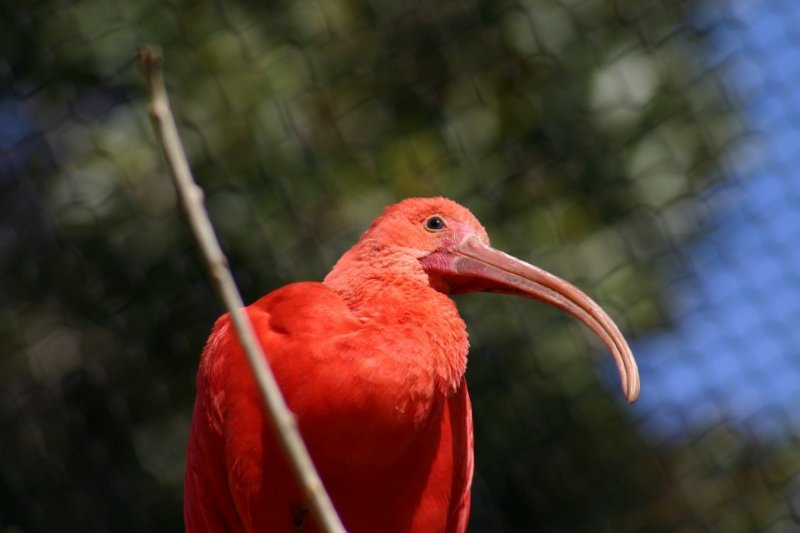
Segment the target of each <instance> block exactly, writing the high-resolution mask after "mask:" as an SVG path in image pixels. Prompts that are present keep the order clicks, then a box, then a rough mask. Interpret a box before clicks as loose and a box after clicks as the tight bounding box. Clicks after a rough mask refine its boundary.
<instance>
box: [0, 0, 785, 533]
mask: <svg viewBox="0 0 800 533" xmlns="http://www.w3.org/2000/svg"><path fill="white" fill-rule="evenodd" d="M691 15H692V4H690V3H686V2H680V1H678V2H668V1H665V2H638V1H635V0H617V1H611V0H608V1H605V0H560V1H556V0H498V1H488V0H473V1H453V0H446V1H443V2H437V3H428V2H421V1H412V2H390V1H386V0H330V1H327V2H321V1H318V0H294V1H291V2H288V1H280V0H273V1H270V2H254V1H246V0H240V1H235V2H227V3H222V2H200V1H198V2H195V1H172V2H155V1H152V0H128V1H124V2H123V1H120V0H86V1H80V2H70V1H67V2H56V1H52V0H46V1H42V2H37V3H36V4H35V5H33V4H22V3H18V4H17V5H10V4H6V5H4V6H2V7H0V46H2V48H3V50H5V53H4V54H3V56H4V60H3V61H1V62H0V65H2V67H3V68H2V69H0V76H2V77H3V80H4V82H5V83H4V86H5V89H3V92H2V93H0V98H2V102H5V103H6V104H8V105H7V106H6V107H3V108H0V109H4V110H6V111H5V113H6V114H9V113H10V111H8V109H11V108H13V109H15V111H14V113H13V117H14V118H13V119H11V118H9V119H7V120H9V121H11V122H13V123H14V124H13V127H11V130H14V131H19V132H22V131H28V133H27V134H25V135H24V136H23V135H20V136H18V137H19V138H15V139H14V142H13V144H7V145H4V146H10V147H8V148H4V151H3V153H2V156H0V164H2V166H0V178H2V182H0V184H1V185H2V192H1V193H0V212H2V213H3V214H2V215H0V217H2V221H3V224H4V225H5V227H7V228H8V229H6V230H3V233H2V234H0V237H2V238H0V255H1V256H2V259H0V266H2V272H3V276H2V281H1V282H0V317H2V318H3V320H0V333H2V337H1V338H2V339H3V341H2V343H3V356H2V358H0V416H2V421H3V428H4V430H3V432H2V434H3V438H2V439H0V454H2V456H3V457H4V459H5V460H4V462H3V465H2V467H0V525H3V526H6V527H8V526H12V525H15V526H18V527H21V528H22V529H23V530H26V531H40V530H97V531H100V530H114V531H142V530H159V531H162V530H163V531H166V530H180V529H181V524H182V521H181V491H182V473H183V460H184V445H185V440H186V435H187V428H188V423H189V418H190V410H191V404H192V400H193V394H194V388H193V385H194V383H193V380H194V373H195V370H196V364H197V359H198V356H199V353H200V350H201V347H202V344H203V341H204V339H205V336H206V335H207V334H208V331H209V329H210V326H211V324H212V322H213V320H214V318H215V317H216V316H217V315H218V314H219V313H220V312H221V309H220V306H219V304H218V303H217V302H216V301H215V299H214V297H213V295H212V293H211V291H210V290H209V288H208V282H207V281H206V277H205V272H204V269H203V266H202V264H201V263H200V261H199V259H198V257H197V255H196V252H195V249H194V245H193V243H192V242H191V239H190V238H189V236H188V232H187V230H186V228H185V227H184V224H183V221H182V219H181V214H180V213H179V212H178V211H177V210H176V207H175V199H174V194H173V192H172V190H171V185H170V183H169V180H168V179H167V177H166V174H165V166H164V165H163V163H162V161H161V158H160V153H159V148H158V146H157V144H156V142H155V139H154V135H153V133H152V131H151V129H150V125H149V123H148V119H147V114H146V112H147V110H146V101H145V93H144V87H143V84H142V82H141V81H140V79H139V77H138V73H137V72H136V69H135V67H134V64H133V56H134V54H135V51H136V48H137V46H138V45H139V44H140V43H141V42H144V41H151V42H157V43H160V44H161V45H162V46H163V48H164V50H165V54H166V58H167V62H166V67H165V68H166V73H167V79H168V84H169V86H170V90H171V97H172V102H173V106H174V108H175V111H176V113H177V116H178V118H179V122H180V126H181V132H182V135H183V138H184V142H185V144H186V148H187V152H188V154H189V156H190V158H191V162H192V166H193V169H194V172H195V175H196V177H197V179H198V180H199V181H200V182H201V183H202V185H203V186H204V188H205V189H206V192H207V202H208V206H209V209H210V211H211V214H212V218H213V220H214V222H215V224H216V226H217V229H218V232H219V235H220V238H221V240H222V242H223V245H224V247H225V248H226V251H227V252H228V254H229V257H230V260H231V263H232V265H233V268H234V271H235V275H236V278H237V280H238V282H239V283H240V286H241V289H242V291H243V293H244V294H245V299H246V300H248V301H252V300H253V299H255V298H257V297H258V296H260V295H261V294H263V293H266V292H268V291H269V290H271V289H273V288H276V287H278V286H280V285H282V284H285V283H288V282H290V281H295V280H301V279H321V278H322V277H323V276H324V274H325V272H326V271H327V269H328V268H330V266H331V265H332V264H333V263H334V261H335V260H336V258H338V256H339V255H340V254H341V253H342V252H343V251H344V250H345V249H347V248H348V247H349V246H350V245H351V244H352V243H353V242H354V241H355V240H356V239H357V237H358V235H359V234H360V232H361V231H363V230H364V229H365V228H366V227H367V225H368V223H369V222H370V220H371V219H372V218H374V217H375V216H376V215H377V214H379V213H380V210H381V209H382V207H383V206H384V205H386V204H389V203H392V202H394V201H396V200H398V199H400V198H403V197H406V196H427V195H444V196H448V197H451V198H453V199H455V200H457V201H460V202H461V203H464V204H465V205H467V206H469V207H470V208H472V209H473V211H474V212H475V213H476V215H477V216H478V217H479V218H480V219H481V220H482V221H483V222H484V224H485V225H486V226H487V229H488V230H489V233H490V235H492V236H493V237H494V244H495V245H496V246H498V247H499V248H502V249H504V250H506V251H508V252H510V253H513V254H514V255H517V256H520V257H523V258H527V259H530V260H531V261H534V262H536V263H537V264H540V265H541V266H543V267H545V268H548V269H550V270H552V271H554V272H557V273H559V274H560V275H561V276H563V277H565V278H567V279H570V280H572V281H574V282H575V283H577V284H578V285H580V286H583V287H584V288H586V289H587V290H588V292H590V293H591V294H592V295H594V296H596V298H597V299H598V300H599V301H600V302H601V303H602V304H603V305H605V306H607V308H608V309H609V311H610V313H611V314H612V315H613V316H614V317H616V318H617V319H618V320H619V322H620V324H621V326H622V329H623V330H625V331H626V333H628V334H629V335H634V336H635V335H640V334H643V333H645V332H647V331H648V330H651V329H653V328H658V327H664V326H665V325H666V324H667V323H668V322H669V314H668V312H667V309H668V303H669V302H668V300H667V295H665V294H662V290H661V282H660V280H661V279H662V276H680V275H682V274H683V266H682V259H681V255H680V248H679V247H680V245H681V244H683V243H685V242H687V241H688V240H689V239H691V238H692V237H693V236H695V235H697V234H699V233H700V232H702V231H703V229H704V223H705V220H706V218H705V216H706V214H705V211H704V206H703V203H702V201H701V194H702V191H703V190H704V188H705V187H707V186H708V185H709V184H710V183H711V182H712V181H713V179H716V178H715V176H717V175H718V174H719V171H718V165H719V161H720V157H721V156H722V155H723V154H724V151H725V150H726V149H727V148H728V147H729V145H730V144H731V143H732V142H733V141H734V140H735V139H736V138H737V136H740V135H742V133H743V132H742V126H741V124H740V123H739V121H738V119H737V116H736V112H735V109H733V108H732V106H731V104H730V103H729V102H728V100H727V99H726V98H725V95H724V93H723V92H722V91H721V89H720V81H719V72H717V71H716V70H714V69H709V67H708V65H706V64H705V63H704V62H703V61H702V56H703V47H704V41H703V36H702V32H700V31H698V30H695V29H693V26H692V22H691ZM8 106H11V107H8ZM9 116H10V115H9ZM459 303H460V306H461V309H462V311H463V314H464V316H465V318H466V320H467V323H468V324H469V326H470V332H471V335H472V337H471V338H472V343H473V349H472V353H471V358H470V368H469V371H468V379H469V382H470V386H471V390H472V395H473V402H474V409H475V419H476V420H475V425H476V442H477V443H476V446H477V472H476V481H475V489H474V504H473V505H474V510H473V521H472V530H473V531H515V530H519V531H523V530H532V529H542V530H555V531H565V530H588V531H639V530H642V529H648V530H650V529H652V530H695V529H698V528H703V529H706V528H707V529H712V530H719V531H732V530H736V529H739V528H741V527H743V526H741V525H742V524H750V525H753V526H755V525H757V524H764V523H772V524H776V528H779V527H780V524H781V522H780V516H778V515H776V514H775V513H776V512H777V511H776V507H775V500H774V498H770V497H769V495H770V494H772V493H771V492H770V491H773V492H774V491H775V490H777V489H776V487H777V486H780V485H781V484H785V483H788V482H790V481H789V480H786V479H783V480H772V479H771V478H768V479H767V480H766V481H765V478H764V472H769V471H770V466H771V465H776V464H780V463H781V461H782V460H785V459H784V458H782V457H783V456H782V455H781V453H780V449H770V450H766V449H760V450H759V451H758V454H757V455H754V453H753V449H754V446H755V444H754V443H753V442H751V439H749V438H747V437H746V436H744V435H741V434H736V433H735V432H733V431H732V430H729V429H727V428H724V427H720V428H717V429H716V430H714V431H711V432H708V433H706V434H704V435H703V436H702V437H700V438H697V439H693V440H691V439H690V440H687V443H683V444H682V443H659V442H651V441H648V440H647V438H646V437H644V436H642V435H640V434H639V433H638V432H637V428H636V425H635V424H634V423H633V422H632V420H631V418H630V412H629V411H628V410H626V409H625V407H624V406H622V405H621V398H619V397H618V396H619V395H618V394H617V393H616V389H615V386H611V387H608V386H607V385H608V384H609V383H611V381H610V380H611V379H612V378H611V377H610V376H611V370H610V367H609V366H597V364H596V360H597V358H593V357H592V356H591V354H592V352H596V353H597V354H598V356H597V357H604V356H603V355H602V354H601V352H602V350H601V348H602V347H601V346H599V345H598V344H597V343H596V342H595V341H592V340H590V337H589V335H587V334H586V332H584V331H583V330H581V329H580V328H579V326H577V325H576V324H574V323H572V322H571V321H570V320H569V319H567V318H565V317H563V316H561V315H559V314H558V313H556V312H555V311H552V310H550V309H547V308H545V307H544V306H539V305H535V304H532V303H531V302H528V301H514V300H512V299H508V298H503V297H500V296H493V295H471V296H468V297H461V298H460V299H459ZM646 387H647V384H646V383H645V384H644V391H645V392H644V394H646ZM608 389H610V391H609V390H608ZM687 431H688V429H687ZM709 456H710V457H711V458H712V459H711V460H708V457H709ZM795 470H796V467H795ZM776 471H777V470H776ZM788 471H791V470H788ZM753 483H757V484H758V483H761V484H762V485H763V489H764V494H765V495H766V496H765V497H762V498H758V497H753V496H752V495H751V493H750V490H751V489H750V487H751V486H752V485H753ZM745 528H746V527H745Z"/></svg>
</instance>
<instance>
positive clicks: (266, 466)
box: [184, 198, 639, 532]
mask: <svg viewBox="0 0 800 533" xmlns="http://www.w3.org/2000/svg"><path fill="white" fill-rule="evenodd" d="M473 291H488V292H500V293H507V294H516V295H519V296H525V297H528V298H534V299H537V300H541V301H544V302H547V303H550V304H552V305H555V306H557V307H559V308H561V309H564V310H566V311H567V312H569V313H571V314H572V315H574V316H575V317H577V318H578V319H580V320H581V321H582V322H584V323H585V324H586V325H587V326H588V327H589V328H591V330H592V331H593V332H594V333H595V334H597V335H598V336H599V337H600V338H601V339H602V340H603V341H604V342H605V344H606V345H607V346H608V347H609V349H610V350H611V352H612V354H613V356H614V358H615V359H616V362H617V366H618V368H619V371H620V376H621V380H622V388H623V392H624V394H625V396H626V397H627V399H628V400H629V401H631V402H633V401H634V400H635V399H636V397H637V396H638V393H639V377H638V373H637V370H636V363H635V361H634V359H633V355H632V354H631V351H630V349H629V348H628V345H627V343H626V342H625V340H624V339H623V337H622V334H621V333H620V332H619V329H618V328H617V327H616V325H614V323H613V321H612V320H611V319H610V318H609V317H608V315H607V314H606V313H605V312H604V311H603V310H602V309H601V308H600V307H599V306H598V305H597V304H596V303H594V302H593V301H592V300H591V299H590V298H589V297H588V296H586V295H585V294H584V293H583V292H581V291H580V290H578V289H577V288H575V287H573V286H572V285H570V284H569V283H567V282H566V281H563V280H561V279H559V278H557V277H555V276H553V275H551V274H548V273H547V272H544V271H543V270H541V269H539V268H537V267H535V266H532V265H529V264H528V263H525V262H523V261H520V260H518V259H515V258H513V257H511V256H509V255H506V254H504V253H502V252H499V251H497V250H495V249H493V248H491V247H490V246H489V238H488V236H487V234H486V230H484V228H483V226H481V224H480V222H478V220H477V219H476V218H475V217H474V216H473V215H472V213H470V212H469V211H468V210H467V209H466V208H464V207H462V206H460V205H458V204H456V203H455V202H452V201H450V200H446V199H444V198H430V199H409V200H404V201H402V202H400V203H398V204H396V205H393V206H391V207H389V208H387V209H386V211H385V212H384V213H383V214H382V215H381V216H380V217H378V218H377V219H376V220H375V221H374V222H373V223H372V225H371V226H370V228H369V229H368V230H367V231H366V232H365V233H364V234H363V235H362V236H361V239H360V240H359V241H358V243H356V245H355V246H353V247H352V248H351V249H350V250H348V251H347V252H346V253H345V254H344V256H342V258H341V259H340V260H339V261H338V263H336V265H335V266H334V267H333V270H332V271H331V272H330V274H328V275H327V277H326V278H325V280H324V281H323V282H322V283H313V282H302V283H293V284H291V285H287V286H285V287H283V288H280V289H278V290H276V291H274V292H271V293H270V294H268V295H266V296H264V297H262V298H261V299H260V300H258V301H257V302H255V303H254V304H252V305H250V306H249V307H248V308H247V312H248V314H249V316H250V320H251V321H252V323H253V327H254V329H255V331H256V333H257V334H258V336H259V338H260V341H261V344H262V346H263V348H264V352H265V353H266V355H267V359H268V360H269V363H270V365H271V367H272V369H273V372H274V373H275V377H276V379H277V381H278V383H279V384H280V387H281V390H282V391H283V394H284V396H285V398H286V401H287V403H288V405H289V407H290V408H291V409H292V411H293V412H294V414H295V415H296V417H297V420H298V423H299V427H300V431H301V433H302V435H303V438H304V440H305V442H306V445H307V446H308V449H309V452H310V453H311V456H312V458H313V459H314V463H315V465H316V466H317V468H318V470H319V473H320V476H321V478H322V480H323V481H324V483H325V486H326V488H327V489H328V492H329V494H330V496H331V499H332V500H333V503H334V505H335V507H336V509H337V511H338V512H339V514H340V516H341V518H342V521H343V522H344V524H345V526H346V527H347V529H348V530H349V531H352V532H361V531H364V532H375V531H381V532H391V531H423V532H436V531H448V532H450V531H464V530H465V529H466V524H467V519H468V516H469V508H470V484H471V482H472V472H473V439H472V413H471V407H470V401H469V394H468V393H467V385H466V383H465V381H464V371H465V369H466V365H467V348H468V342H467V330H466V326H465V325H464V321H463V320H462V319H461V317H460V316H459V314H458V310H457V309H456V305H455V303H454V302H453V300H451V299H450V297H449V296H448V295H449V294H458V293H465V292H473ZM185 481H186V484H185V502H184V516H185V520H186V529H187V531H189V532H195V531H215V532H216V531H233V532H238V531H279V532H282V531H297V530H302V531H316V530H317V526H316V524H315V521H314V517H313V516H310V515H309V513H308V505H307V502H306V501H305V500H304V496H303V493H302V491H301V490H300V488H299V487H298V485H297V483H296V482H295V480H294V477H293V475H292V472H291V469H290V467H289V466H288V464H287V462H286V460H285V459H284V456H283V452H282V449H281V448H280V445H279V444H278V441H277V438H276V437H275V435H274V433H273V429H272V427H271V424H270V422H268V421H267V418H266V416H265V414H264V411H263V410H262V403H261V398H260V395H259V393H258V390H257V388H256V385H255V382H254V380H253V378H252V376H251V372H250V368H249V366H248V364H247V361H246V358H245V357H244V354H243V353H242V351H241V348H240V346H239V342H238V340H237V338H236V335H235V332H234V330H233V327H232V325H231V321H230V318H229V316H228V315H224V316H222V317H221V318H220V319H219V320H218V321H217V323H216V324H215V326H214V329H213V331H212V333H211V336H210V338H209V340H208V343H207V344H206V346H205V349H204V351H203V356H202V359H201V362H200V369H199V372H198V376H197V399H196V402H195V406H194V415H193V419H192V428H191V435H190V437H189V446H188V464H187V468H186V480H185Z"/></svg>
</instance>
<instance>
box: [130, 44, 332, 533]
mask: <svg viewBox="0 0 800 533" xmlns="http://www.w3.org/2000/svg"><path fill="white" fill-rule="evenodd" d="M163 61H164V58H163V55H162V53H161V49H160V48H158V47H155V46H151V45H144V46H142V47H141V48H140V49H139V53H138V56H137V62H138V63H139V66H140V68H141V70H142V73H143V76H144V78H145V79H146V80H147V84H148V86H149V88H150V117H151V118H152V120H153V124H154V126H155V130H156V132H157V134H158V136H159V139H160V141H161V146H162V148H163V150H164V155H165V157H166V159H167V164H168V165H169V169H170V175H171V176H172V180H173V183H174V185H175V189H176V190H177V192H178V196H179V197H180V201H181V204H182V205H183V207H184V210H185V212H186V216H187V218H188V221H189V225H190V226H191V228H192V232H193V233H194V237H195V240H196V241H197V244H198V245H199V246H200V250H201V252H202V255H203V259H204V260H205V262H206V265H207V266H208V269H209V272H210V274H211V278H212V280H213V282H214V287H215V289H216V290H217V293H218V295H219V297H220V298H221V299H222V301H223V302H224V303H225V307H226V308H227V309H228V311H229V312H230V315H231V319H232V320H233V324H234V327H235V328H236V333H237V335H238V338H239V341H240V342H241V344H242V347H243V348H244V352H245V354H246V355H247V359H248V361H249V362H250V367H251V369H252V371H253V375H254V376H255V379H256V382H257V384H258V388H259V390H260V391H261V396H262V399H263V400H264V406H265V408H266V410H267V414H268V415H269V417H270V418H271V419H272V422H273V424H274V426H275V428H276V429H277V432H278V435H279V438H280V441H281V443H282V444H283V448H284V451H285V452H286V455H287V457H288V458H289V462H290V463H291V465H292V467H293V469H294V473H295V475H296V477H297V479H298V481H299V482H300V484H301V485H302V487H303V489H304V490H305V493H306V495H307V496H308V498H309V502H310V504H311V509H312V510H313V511H314V513H315V514H316V516H317V518H318V520H319V523H320V525H321V526H322V528H323V530H325V531H327V532H329V533H339V532H344V531H345V529H344V526H343V525H342V522H341V520H340V519H339V516H338V515H337V514H336V511H335V510H334V508H333V503H332V502H331V500H330V497H329V496H328V493H327V492H326V491H325V488H324V487H323V485H322V480H320V478H319V475H318V474H317V471H316V469H315V468H314V464H313V463H312V461H311V456H310V455H309V454H308V450H307V449H306V446H305V444H304V443H303V439H302V437H301V436H300V432H299V430H298V428H297V421H296V420H295V417H294V415H293V414H292V412H291V411H290V410H289V408H288V407H287V405H286V402H285V400H284V399H283V395H281V392H280V389H279V388H278V384H277V382H276V381H275V377H274V376H273V374H272V371H271V370H270V368H269V365H268V364H267V360H266V358H265V357H264V352H263V351H262V349H261V345H260V344H259V342H258V341H257V340H256V335H255V332H254V331H253V326H252V324H251V323H250V320H249V318H248V316H247V314H246V313H245V312H244V310H243V308H244V303H243V302H242V297H241V296H240V295H239V290H238V289H237V288H236V282H235V281H234V279H233V275H232V274H231V271H230V269H229V268H228V261H227V259H226V258H225V255H224V254H223V252H222V249H221V248H220V245H219V241H218V240H217V237H216V235H215V233H214V228H213V226H212V225H211V220H210V219H209V217H208V213H207V211H206V209H205V207H204V205H203V191H202V189H201V188H200V187H199V186H198V185H197V184H196V183H195V181H194V178H192V173H191V170H190V169H189V163H188V161H187V160H186V154H185V153H184V150H183V145H182V143H181V140H180V137H179V135H178V128H177V126H176V125H175V119H174V117H173V115H172V110H171V109H170V106H169V100H168V97H167V91H166V88H165V86H164V76H163V72H162V68H161V66H162V63H163Z"/></svg>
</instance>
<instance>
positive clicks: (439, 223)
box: [425, 215, 445, 231]
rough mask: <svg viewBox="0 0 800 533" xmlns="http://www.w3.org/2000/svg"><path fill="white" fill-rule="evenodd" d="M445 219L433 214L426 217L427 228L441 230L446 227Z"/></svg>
mask: <svg viewBox="0 0 800 533" xmlns="http://www.w3.org/2000/svg"><path fill="white" fill-rule="evenodd" d="M444 226H445V224H444V220H442V217H440V216H438V215H433V216H432V217H428V218H427V219H425V229H426V230H428V231H439V230H443V229H444Z"/></svg>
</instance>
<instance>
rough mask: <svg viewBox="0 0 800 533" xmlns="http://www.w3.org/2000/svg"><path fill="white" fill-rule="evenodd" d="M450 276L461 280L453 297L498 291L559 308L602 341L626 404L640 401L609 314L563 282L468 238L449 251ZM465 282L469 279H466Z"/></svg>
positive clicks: (626, 350)
mask: <svg viewBox="0 0 800 533" xmlns="http://www.w3.org/2000/svg"><path fill="white" fill-rule="evenodd" d="M451 253H452V254H453V256H454V258H453V262H452V263H451V264H450V269H449V270H450V272H449V274H450V275H451V276H452V275H455V276H457V277H458V278H460V279H461V280H464V281H463V282H461V283H456V284H454V285H453V286H452V292H453V293H460V292H461V293H463V292H472V291H476V290H480V291H487V292H502V293H508V294H517V295H519V296H524V297H527V298H533V299H535V300H539V301H542V302H546V303H549V304H550V305H554V306H555V307H558V308H559V309H562V310H564V311H566V312H568V313H569V314H571V315H572V316H574V317H575V318H577V319H578V320H580V321H581V322H583V323H584V324H586V326H588V327H589V329H591V330H592V331H593V332H594V334H595V335H597V336H598V337H600V339H601V340H602V341H603V343H605V345H606V346H607V347H608V349H609V350H610V351H611V355H612V356H613V357H614V361H616V363H617V369H618V370H619V375H620V380H621V382H622V392H623V394H624V395H625V399H626V400H628V402H630V403H633V402H635V401H636V399H637V398H638V397H639V371H638V369H637V367H636V360H635V359H634V358H633V353H632V352H631V349H630V347H629V346H628V343H627V342H626V341H625V338H624V337H623V336H622V333H621V332H620V330H619V328H618V327H617V325H616V324H615V323H614V321H613V320H612V319H611V317H610V316H608V314H607V313H606V312H605V311H603V309H602V308H601V307H600V306H599V305H598V304H597V303H596V302H595V301H594V300H592V299H591V298H589V296H587V295H586V294H585V293H584V292H583V291H581V290H580V289H578V288H577V287H575V286H574V285H572V284H571V283H569V282H567V281H564V280H563V279H561V278H559V277H557V276H554V275H553V274H550V273H549V272H547V271H545V270H542V269H541V268H539V267H536V266H533V265H531V264H529V263H526V262H525V261H521V260H520V259H517V258H516V257H512V256H510V255H508V254H505V253H503V252H501V251H499V250H495V249H494V248H492V247H490V246H488V245H486V244H484V243H482V242H481V241H480V239H479V238H478V237H477V236H475V235H468V236H466V237H464V239H462V241H461V242H460V243H459V244H457V245H456V246H455V247H454V248H452V249H451ZM467 280H469V281H467Z"/></svg>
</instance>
